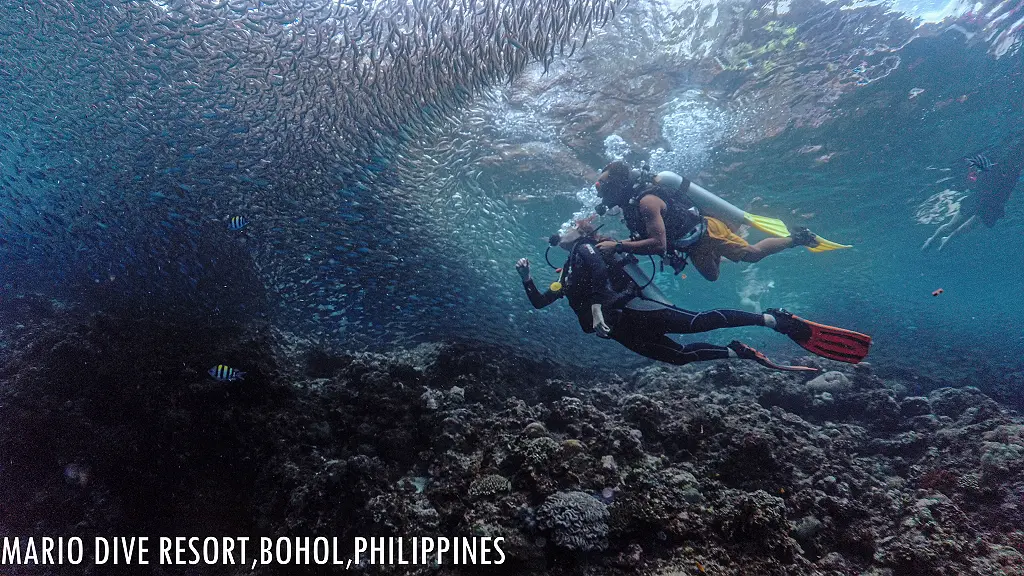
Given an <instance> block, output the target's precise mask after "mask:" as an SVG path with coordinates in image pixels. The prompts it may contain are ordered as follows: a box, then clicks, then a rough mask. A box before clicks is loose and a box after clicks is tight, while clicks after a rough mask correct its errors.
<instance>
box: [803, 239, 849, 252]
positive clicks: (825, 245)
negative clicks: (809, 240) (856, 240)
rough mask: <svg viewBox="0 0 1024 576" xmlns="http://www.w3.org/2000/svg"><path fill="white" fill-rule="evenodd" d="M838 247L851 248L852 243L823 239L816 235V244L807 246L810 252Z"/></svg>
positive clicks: (825, 250)
mask: <svg viewBox="0 0 1024 576" xmlns="http://www.w3.org/2000/svg"><path fill="white" fill-rule="evenodd" d="M840 248H853V244H839V243H838V242H833V241H831V240H825V239H824V238H822V237H821V236H818V245H817V246H808V247H807V249H808V250H810V251H811V252H828V251H829V250H839V249H840Z"/></svg>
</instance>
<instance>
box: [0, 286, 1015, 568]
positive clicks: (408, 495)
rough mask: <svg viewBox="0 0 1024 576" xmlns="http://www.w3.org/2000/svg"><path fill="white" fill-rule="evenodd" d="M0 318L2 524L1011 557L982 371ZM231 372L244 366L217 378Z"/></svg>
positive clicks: (29, 307) (652, 550)
mask: <svg viewBox="0 0 1024 576" xmlns="http://www.w3.org/2000/svg"><path fill="white" fill-rule="evenodd" d="M2 313H3V315H4V317H5V322H4V323H3V325H2V327H0V343H2V344H0V457H2V459H0V536H21V537H29V536H44V535H46V536H81V537H83V538H92V537H94V536H113V535H119V536H132V535H148V536H161V535H198V536H207V535H248V536H252V537H256V536H260V535H267V536H336V537H339V538H340V541H341V542H342V543H343V545H344V546H346V547H348V548H349V549H348V550H346V553H348V552H350V548H351V542H352V540H353V538H354V537H356V536H366V537H370V536H404V537H412V536H494V537H502V538H504V544H503V546H502V548H503V551H504V554H505V563H504V564H502V565H500V566H494V565H491V566H480V567H472V566H447V565H443V564H442V565H440V566H434V565H430V566H418V567H410V566H394V567H381V566H370V565H366V566H353V567H351V568H350V570H349V571H350V572H351V571H362V572H365V573H422V574H472V573H487V574H552V575H554V574H595V575H596V574H661V575H664V576H668V575H683V574H713V575H737V576H738V575H788V576H804V575H806V576H811V575H820V576H825V575H828V576H839V575H844V576H845V575H851V574H859V575H869V576H914V575H936V576H937V575H949V576H952V575H962V574H979V575H1001V574H1007V575H1013V574H1024V556H1022V553H1021V552H1022V551H1024V531H1022V525H1024V474H1022V471H1024V418H1021V417H1020V416H1018V415H1017V414H1016V413H1014V412H1013V411H1011V410H1009V409H1007V408H1005V407H1004V406H1002V405H1000V404H999V403H997V402H996V401H994V400H992V399H991V398H990V397H988V396H986V395H985V394H983V393H982V392H981V391H980V390H979V389H978V388H973V387H960V388H948V387H946V388H937V389H934V390H930V391H928V392H927V395H922V396H912V395H908V390H909V389H913V388H908V386H907V384H906V383H904V382H901V381H899V380H895V379H882V378H880V377H878V376H877V375H875V374H874V373H873V371H872V368H871V367H870V366H867V365H861V366H858V367H850V366H843V365H838V364H832V363H827V362H822V363H819V365H820V366H821V367H822V368H823V369H824V370H825V372H824V373H823V374H821V375H819V376H816V377H813V378H811V377H799V376H794V375H789V374H781V373H776V372H768V371H766V370H763V369H761V368H760V367H757V366H755V365H748V364H746V363H740V362H732V363H717V364H705V365H701V366H696V367H686V368H675V367H664V366H651V367H648V368H644V369H641V370H638V371H636V372H632V373H628V374H615V373H614V372H612V371H606V370H599V369H591V368H577V367H571V366H563V365H556V364H553V363H550V362H544V361H537V360H535V359H531V358H523V357H517V356H516V355H515V354H514V352H510V351H509V350H505V349H501V348H498V347H491V346H486V345H481V344H474V343H466V342H458V343H437V344H431V345H423V346H420V347H418V348H415V349H412V350H402V351H394V352H392V353H389V354H369V353H358V354H341V353H330V352H328V351H325V350H323V349H321V348H318V347H317V346H315V345H313V344H312V343H309V342H304V341H301V340H299V339H296V338H294V337H290V336H288V335H285V334H281V333H278V332H275V331H274V330H273V329H270V328H269V327H263V328H262V329H256V328H253V327H249V328H225V327H222V326H217V325H216V323H207V324H203V325H200V324H197V323H186V322H184V321H181V320H180V319H179V320H178V321H176V322H171V321H167V322H164V323H159V322H154V321H153V320H152V319H148V320H143V319H134V318H131V317H130V316H129V317H115V316H110V315H104V314H89V315H84V314H79V313H76V312H74V311H72V310H66V309H61V308H59V307H57V306H55V305H54V304H52V303H49V302H43V301H36V300H30V299H21V300H18V301H14V302H8V303H6V304H5V305H4V308H3V312H2ZM808 361H809V362H810V360H808ZM220 363H223V364H228V365H230V366H234V367H237V368H239V369H243V370H246V371H247V372H248V374H247V376H246V378H245V380H242V381H234V382H218V381H216V380H213V379H212V378H210V377H208V376H207V374H206V370H207V369H208V368H209V367H211V366H214V365H216V364H220ZM119 570H120V572H119ZM176 570H177V571H176ZM323 570H326V569H321V570H315V569H310V572H311V573H312V572H314V571H315V572H317V573H322V572H323ZM3 571H4V572H5V573H9V574H40V573H54V574H79V573H94V574H111V573H131V574H138V573H140V572H144V571H145V572H151V573H158V574H177V573H188V574H231V573H242V572H245V573H255V574H271V573H287V574H294V573H302V572H303V570H302V569H300V568H297V567H294V566H287V567H267V566H263V567H260V566H257V567H256V569H255V571H253V570H251V569H250V567H249V566H246V567H230V566H220V567H211V566H202V567H189V568H187V569H186V568H178V567H157V566H153V567H149V569H148V570H146V569H142V568H140V567H123V566H110V565H107V566H101V567H93V566H88V565H87V564H83V565H81V566H56V567H32V566H21V567H17V566H13V567H9V568H4V570H3ZM339 571H340V570H339Z"/></svg>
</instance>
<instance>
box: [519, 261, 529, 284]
mask: <svg viewBox="0 0 1024 576" xmlns="http://www.w3.org/2000/svg"><path fill="white" fill-rule="evenodd" d="M516 272H519V277H520V278H522V279H523V282H524V283H526V282H529V281H530V261H529V260H527V259H526V258H520V259H519V261H518V262H516Z"/></svg>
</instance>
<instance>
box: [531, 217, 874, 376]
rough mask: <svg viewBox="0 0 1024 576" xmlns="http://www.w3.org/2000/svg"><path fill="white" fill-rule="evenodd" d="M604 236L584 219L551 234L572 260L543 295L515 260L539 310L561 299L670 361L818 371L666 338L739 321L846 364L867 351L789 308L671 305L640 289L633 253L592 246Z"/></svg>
mask: <svg viewBox="0 0 1024 576" xmlns="http://www.w3.org/2000/svg"><path fill="white" fill-rule="evenodd" d="M599 240H603V239H601V238H598V237H597V236H596V230H595V229H594V228H593V226H592V225H591V224H590V222H589V221H585V220H584V221H578V222H576V224H575V225H574V226H573V227H571V228H570V229H569V230H568V231H567V232H565V233H564V234H562V235H557V234H556V235H554V236H552V237H551V240H550V243H551V245H552V246H558V247H560V248H562V249H563V250H566V251H567V252H569V257H568V259H567V260H566V262H565V264H564V265H563V267H562V268H561V272H560V276H559V281H557V282H555V283H553V284H552V287H551V289H549V290H547V291H546V292H544V293H541V292H540V291H539V290H538V289H537V287H536V285H535V284H534V283H533V279H532V277H531V275H530V263H529V261H528V260H527V259H526V258H522V259H520V260H519V261H518V262H517V263H516V269H517V270H518V271H519V275H520V277H521V278H522V280H523V287H524V288H525V289H526V294H527V296H528V297H529V299H530V303H531V304H533V306H534V308H543V307H545V306H547V305H549V304H551V303H552V302H554V301H556V300H558V299H559V298H562V297H563V296H564V297H565V298H566V299H567V300H568V302H569V306H570V307H571V308H572V309H573V312H575V313H576V316H577V318H578V319H579V322H580V327H581V328H582V329H583V331H584V332H586V333H596V334H597V335H598V336H600V337H602V338H610V339H613V340H616V341H617V342H619V343H620V344H622V345H623V346H625V347H626V348H629V349H630V350H632V351H634V352H636V353H638V354H641V355H643V356H646V357H648V358H651V359H653V360H660V361H662V362H668V363H671V364H680V365H681V364H688V363H690V362H698V361H704V360H724V359H726V358H742V359H746V360H754V361H756V362H758V363H759V364H761V365H764V366H767V367H769V368H774V369H779V370H813V369H811V368H807V367H805V366H779V365H776V364H774V363H773V362H771V361H770V360H769V359H768V358H767V357H765V356H764V355H763V354H761V353H760V352H758V351H757V350H755V349H753V348H751V347H749V346H747V345H746V344H743V343H741V342H738V341H733V342H732V343H730V344H729V345H728V346H717V345H715V344H708V343H703V342H701V343H694V344H687V345H685V346H684V345H682V344H679V343H678V342H676V341H675V340H673V339H671V338H669V337H668V336H667V334H694V333H698V332H707V331H710V330H717V329H719V328H734V327H740V326H767V327H770V328H773V329H775V330H776V331H777V332H781V333H783V334H786V335H787V336H789V337H790V338H792V339H793V340H794V341H796V342H797V343H798V344H800V345H801V346H803V347H804V348H806V349H807V350H809V351H811V352H814V353H815V354H818V355H821V356H824V357H827V358H832V359H834V360H839V361H843V362H850V363H857V362H860V361H861V360H862V359H863V358H864V357H865V356H866V355H867V353H868V348H869V346H870V344H871V338H870V337H869V336H866V335H864V334H859V333H857V332H851V331H848V330H842V329H839V328H832V327H830V326H823V325H820V324H815V323H813V322H808V321H806V320H803V319H802V318H799V317H797V316H794V315H792V314H790V313H789V312H786V311H785V310H777V309H769V310H768V311H767V313H765V314H755V313H752V312H746V311H742V310H727V309H726V310H709V311H705V312H691V311H688V310H683V309H682V308H678V307H676V306H673V305H672V304H670V303H669V302H668V301H667V300H666V299H665V298H664V296H663V295H661V294H660V292H659V291H658V290H657V288H656V287H654V286H652V285H651V283H650V282H649V281H645V285H643V286H641V285H640V284H639V283H638V281H637V279H636V276H635V274H636V272H633V273H630V272H629V271H628V270H627V268H630V267H633V268H632V269H633V270H637V269H636V268H635V259H633V258H632V257H620V259H619V260H617V261H615V262H612V263H611V264H609V263H608V262H606V260H605V259H604V257H602V255H601V254H600V253H599V252H598V251H597V249H596V248H595V245H596V244H597V242H598V241H599Z"/></svg>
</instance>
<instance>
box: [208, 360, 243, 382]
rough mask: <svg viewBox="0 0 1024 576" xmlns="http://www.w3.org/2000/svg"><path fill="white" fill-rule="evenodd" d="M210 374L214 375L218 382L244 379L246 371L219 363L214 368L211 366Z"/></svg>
mask: <svg viewBox="0 0 1024 576" xmlns="http://www.w3.org/2000/svg"><path fill="white" fill-rule="evenodd" d="M208 374H209V375H210V376H213V378H214V379H215V380H217V381H218V382H233V381H235V380H244V376H245V372H241V371H239V370H235V369H234V368H231V367H230V366H225V365H224V364H217V365H216V366H214V367H213V368H210V370H209V372H208Z"/></svg>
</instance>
